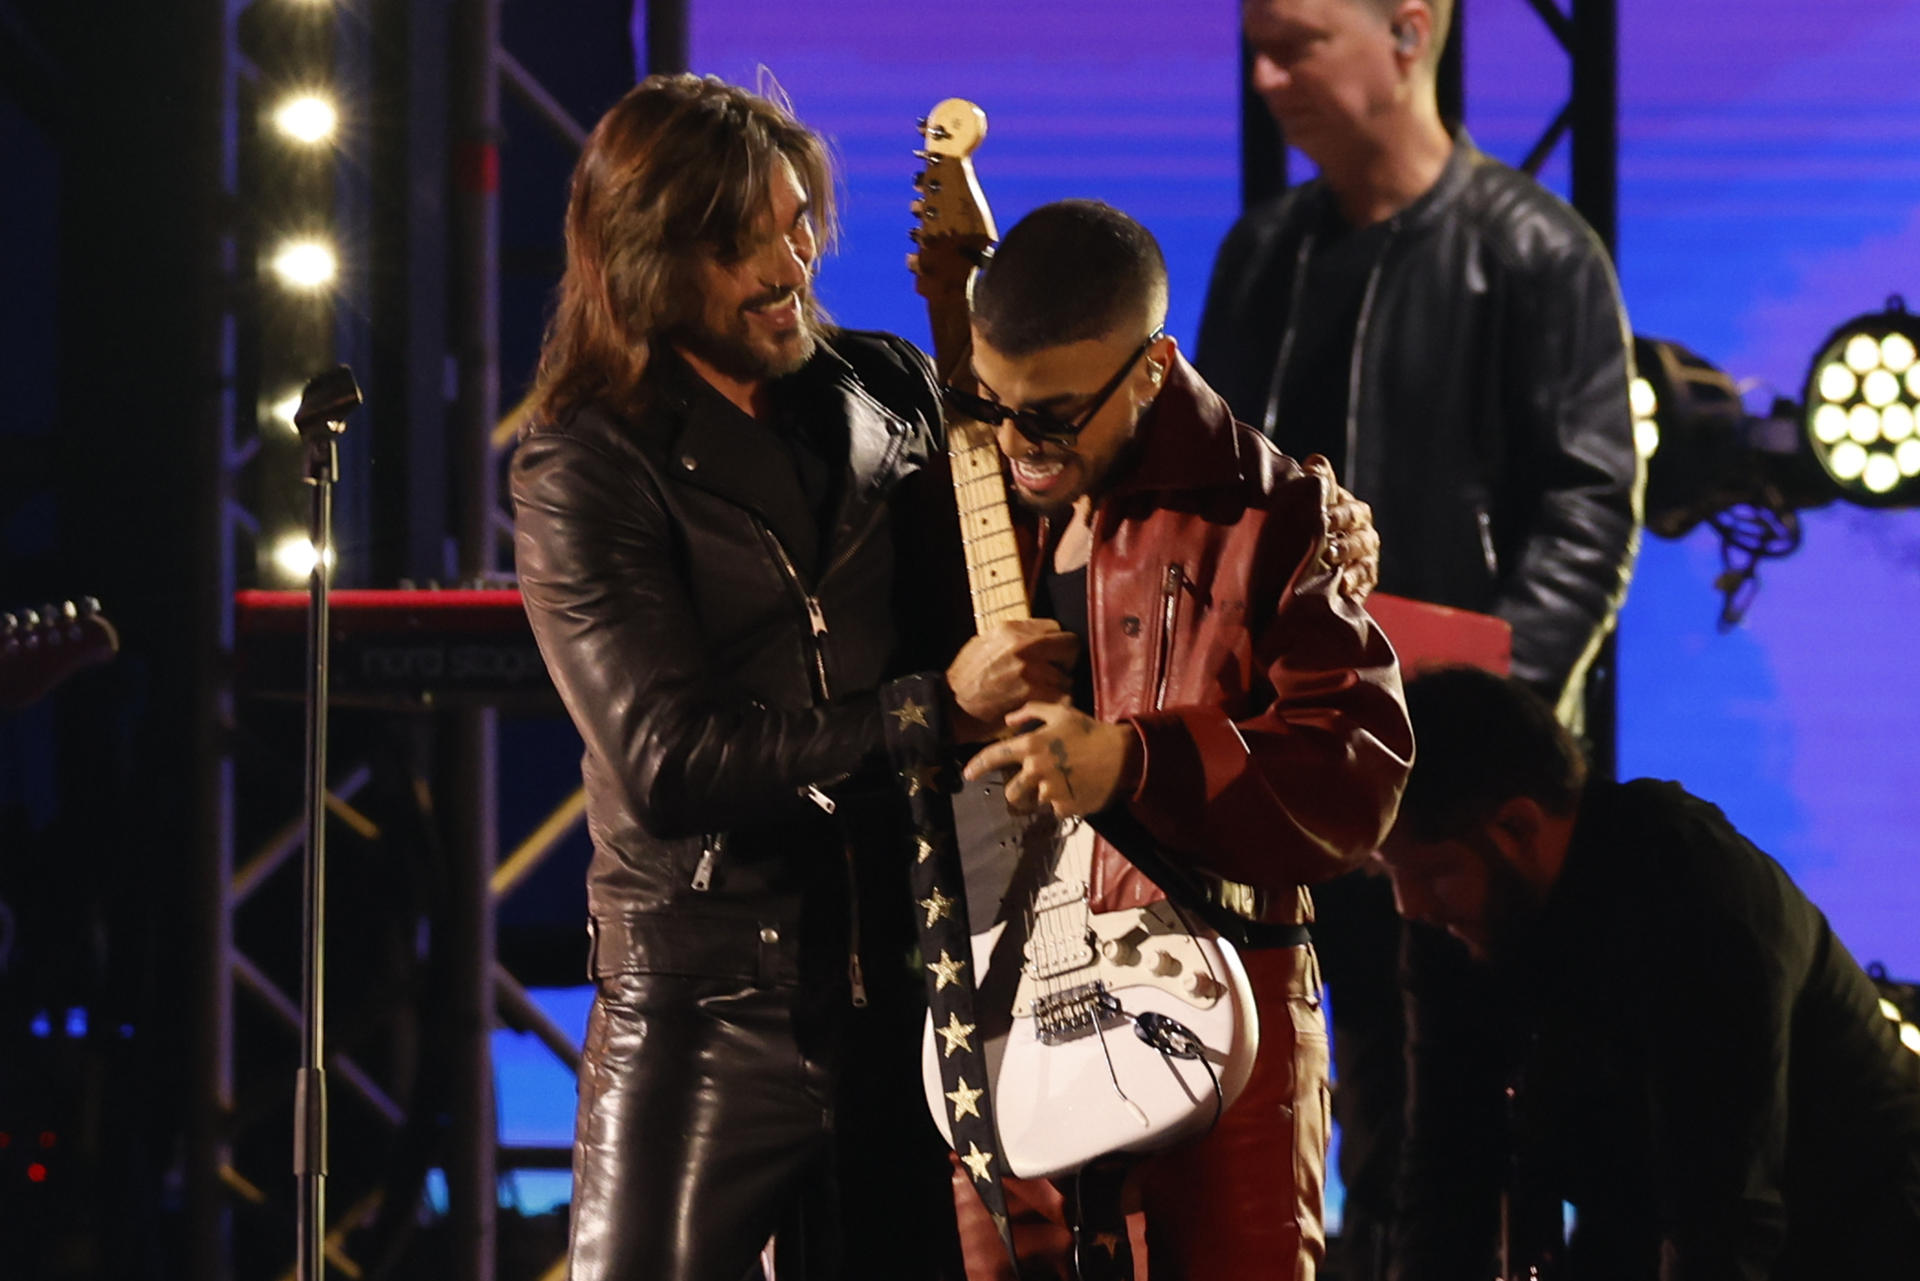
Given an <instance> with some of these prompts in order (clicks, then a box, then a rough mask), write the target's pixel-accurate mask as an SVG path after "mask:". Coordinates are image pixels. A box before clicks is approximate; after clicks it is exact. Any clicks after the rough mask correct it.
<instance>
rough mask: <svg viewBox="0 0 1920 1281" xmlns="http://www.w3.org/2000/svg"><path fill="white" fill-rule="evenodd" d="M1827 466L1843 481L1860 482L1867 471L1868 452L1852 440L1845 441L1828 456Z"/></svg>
mask: <svg viewBox="0 0 1920 1281" xmlns="http://www.w3.org/2000/svg"><path fill="white" fill-rule="evenodd" d="M1827 466H1828V467H1829V468H1831V469H1832V470H1833V474H1834V475H1835V476H1838V477H1839V478H1840V479H1841V480H1859V479H1860V473H1861V472H1863V471H1865V470H1866V469H1867V451H1866V450H1864V449H1862V448H1860V446H1858V445H1856V444H1854V443H1853V442H1852V441H1850V440H1843V441H1841V442H1840V443H1839V444H1837V445H1835V446H1834V447H1833V452H1832V453H1831V454H1828V455H1827Z"/></svg>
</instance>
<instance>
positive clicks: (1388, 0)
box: [1354, 0, 1453, 67]
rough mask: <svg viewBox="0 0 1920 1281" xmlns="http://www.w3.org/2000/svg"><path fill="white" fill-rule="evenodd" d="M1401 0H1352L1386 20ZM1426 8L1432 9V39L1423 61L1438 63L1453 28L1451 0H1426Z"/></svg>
mask: <svg viewBox="0 0 1920 1281" xmlns="http://www.w3.org/2000/svg"><path fill="white" fill-rule="evenodd" d="M1402 2H1403V0H1354V3H1355V4H1362V5H1365V6H1367V7H1368V8H1369V9H1373V10H1375V11H1376V12H1378V13H1379V15H1380V16H1381V17H1382V18H1384V19H1385V20H1386V21H1388V22H1392V21H1393V12H1394V10H1396V9H1398V8H1399V7H1400V5H1401V3H1402ZM1427 8H1428V9H1430V10H1432V11H1433V39H1432V40H1431V41H1429V42H1428V44H1427V53H1426V57H1425V59H1424V61H1425V62H1426V63H1427V65H1429V66H1435V67H1437V66H1439V65H1440V53H1441V51H1442V50H1443V49H1445V48H1446V47H1447V34H1448V32H1450V31H1451V30H1452V29H1453V0H1427Z"/></svg>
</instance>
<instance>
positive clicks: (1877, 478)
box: [1860, 450, 1900, 494]
mask: <svg viewBox="0 0 1920 1281" xmlns="http://www.w3.org/2000/svg"><path fill="white" fill-rule="evenodd" d="M1860 481H1861V483H1862V484H1864V485H1865V486H1866V487H1867V492H1868V493H1873V494H1884V493H1886V492H1888V491H1889V490H1891V489H1892V488H1893V487H1894V486H1895V485H1898V484H1899V483H1900V464H1899V463H1896V462H1894V461H1893V455H1892V454H1883V453H1881V452H1880V451H1879V450H1875V451H1874V452H1873V453H1871V454H1868V455H1867V469H1866V471H1864V472H1863V473H1861V476H1860Z"/></svg>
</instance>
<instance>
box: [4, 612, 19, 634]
mask: <svg viewBox="0 0 1920 1281" xmlns="http://www.w3.org/2000/svg"><path fill="white" fill-rule="evenodd" d="M19 630H20V620H19V619H17V618H15V617H14V616H13V615H12V614H0V639H4V640H12V639H13V634H14V633H15V632H17V631H19Z"/></svg>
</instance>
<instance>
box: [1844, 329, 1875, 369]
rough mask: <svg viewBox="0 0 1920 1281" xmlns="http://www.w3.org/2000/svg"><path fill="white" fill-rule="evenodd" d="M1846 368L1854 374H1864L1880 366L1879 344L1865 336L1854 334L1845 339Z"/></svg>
mask: <svg viewBox="0 0 1920 1281" xmlns="http://www.w3.org/2000/svg"><path fill="white" fill-rule="evenodd" d="M1845 360H1846V362H1847V367H1848V368H1849V369H1851V370H1853V372H1854V373H1856V374H1864V373H1866V372H1867V371H1868V370H1869V369H1875V368H1878V367H1879V365H1880V344H1879V343H1877V342H1875V341H1874V340H1873V339H1871V338H1869V337H1867V335H1865V334H1855V335H1854V336H1853V337H1851V338H1849V339H1847V352H1846V356H1845Z"/></svg>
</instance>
